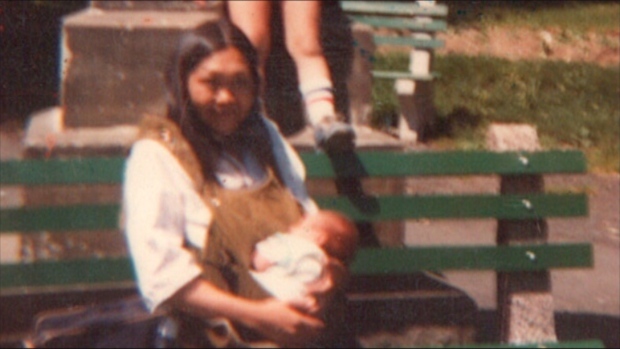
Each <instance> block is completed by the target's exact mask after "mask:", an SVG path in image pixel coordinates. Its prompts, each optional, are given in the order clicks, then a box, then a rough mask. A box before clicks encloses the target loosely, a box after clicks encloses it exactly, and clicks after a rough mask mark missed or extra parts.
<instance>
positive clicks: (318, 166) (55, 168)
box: [0, 150, 587, 185]
mask: <svg viewBox="0 0 620 349" xmlns="http://www.w3.org/2000/svg"><path fill="white" fill-rule="evenodd" d="M301 157H302V160H303V161H304V163H305V165H306V168H307V175H308V177H309V178H333V177H336V173H337V174H338V176H340V177H401V176H425V175H445V176H449V175H472V174H500V175H506V174H544V173H585V171H586V168H587V166H586V161H585V156H584V155H583V153H582V152H579V151H576V150H566V151H564V150H550V151H541V152H534V153H530V152H503V153H498V152H490V151H442V152H432V151H428V152H408V153H405V152H402V153H399V152H389V151H367V152H361V153H358V154H357V155H354V156H335V157H334V158H333V159H330V158H329V157H327V156H326V155H325V154H322V153H302V154H301ZM124 161H125V159H124V158H122V157H114V158H106V157H99V158H88V159H71V160H19V161H15V160H14V161H3V162H1V163H0V184H2V185H18V184H26V185H52V184H96V183H120V182H121V181H122V178H123V168H124Z"/></svg>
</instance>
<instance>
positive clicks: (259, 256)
mask: <svg viewBox="0 0 620 349" xmlns="http://www.w3.org/2000/svg"><path fill="white" fill-rule="evenodd" d="M358 239H359V238H358V232H357V228H356V227H355V225H354V224H353V223H352V222H351V221H350V220H349V219H348V218H346V217H345V216H344V215H342V214H340V213H338V212H335V211H328V210H323V211H319V212H318V213H315V214H311V215H307V216H305V217H304V218H302V219H301V220H300V221H299V222H298V223H297V224H295V225H293V226H292V227H291V228H290V229H289V231H287V232H277V233H275V234H273V235H271V236H269V237H268V238H266V239H264V240H262V241H260V242H259V243H257V244H256V246H255V250H254V252H253V256H252V270H251V271H250V274H251V275H252V277H253V278H254V279H255V280H256V281H257V283H258V284H259V285H261V286H262V287H263V288H264V289H265V290H267V291H268V292H269V293H271V294H272V295H273V296H274V297H276V298H278V299H280V300H283V301H286V302H288V303H290V304H294V305H298V306H300V307H302V308H311V307H312V306H311V304H314V299H313V298H312V296H311V295H309V292H308V289H307V287H308V285H310V284H312V283H313V282H315V281H317V280H319V279H320V278H321V276H322V274H323V271H324V269H325V267H326V266H327V264H328V258H329V257H332V258H335V259H337V260H339V261H340V262H341V263H342V264H343V265H345V266H346V265H348V263H349V262H351V261H352V259H353V257H354V255H355V251H356V249H357V244H358ZM343 281H344V280H335V282H336V283H338V282H343ZM338 286H339V285H338V284H336V285H335V287H336V288H337V287H338Z"/></svg>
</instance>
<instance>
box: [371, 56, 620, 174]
mask: <svg viewBox="0 0 620 349" xmlns="http://www.w3.org/2000/svg"><path fill="white" fill-rule="evenodd" d="M407 64H408V56H407V55H406V54H402V53H390V54H386V55H380V56H378V57H377V60H376V62H375V68H376V69H394V68H397V69H400V70H403V69H406V67H407ZM434 69H435V70H436V71H437V72H439V73H440V74H441V78H440V79H438V80H436V82H435V85H434V86H435V100H434V103H435V106H436V107H437V118H436V120H435V123H434V124H433V125H432V126H431V130H430V135H429V137H430V138H429V139H428V141H429V142H433V143H434V144H435V145H437V146H442V147H450V148H459V149H478V148H482V147H484V132H485V130H486V127H487V126H488V124H489V123H491V122H495V121H497V122H522V123H529V124H532V125H535V126H536V128H537V130H538V133H539V136H540V139H541V143H542V145H543V146H544V147H547V148H564V147H573V148H579V149H582V150H584V151H585V152H586V154H587V156H588V160H589V163H590V167H591V169H593V170H597V171H598V170H601V171H616V172H617V171H619V166H620V165H619V163H618V161H619V159H620V154H619V149H618V147H619V144H620V141H619V139H620V135H619V133H620V69H619V68H603V67H599V66H596V65H592V64H584V63H564V62H552V61H520V62H511V61H507V60H503V59H498V58H492V57H466V56H460V55H447V56H436V57H435V68H434ZM373 98H374V106H375V108H374V114H373V122H374V124H375V126H377V127H381V126H383V125H385V124H390V123H391V122H392V121H393V117H394V115H396V113H397V110H398V103H397V102H396V99H395V96H394V93H393V89H392V82H391V81H378V82H377V83H375V86H374V91H373Z"/></svg>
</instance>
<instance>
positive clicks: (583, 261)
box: [0, 244, 593, 289]
mask: <svg viewBox="0 0 620 349" xmlns="http://www.w3.org/2000/svg"><path fill="white" fill-rule="evenodd" d="M592 263H593V262H592V247H591V246H590V245H589V244H558V245H524V246H500V247H495V246H445V247H410V248H382V249H376V248H373V249H360V250H359V252H358V255H357V257H356V259H355V261H354V262H353V264H352V265H351V272H352V273H353V274H357V275H373V274H384V273H394V274H407V273H414V272H419V271H424V270H450V269H457V270H497V271H526V270H530V271H531V270H544V269H548V268H575V267H591V266H592ZM0 271H1V273H2V278H1V279H0V288H2V289H10V288H25V287H52V286H63V285H70V284H80V285H82V284H88V285H95V284H103V283H119V282H129V281H132V280H134V274H133V267H132V264H131V261H130V260H129V259H128V258H109V259H84V260H67V261H54V262H48V261H41V262H36V263H28V264H26V263H24V264H3V265H1V266H0Z"/></svg>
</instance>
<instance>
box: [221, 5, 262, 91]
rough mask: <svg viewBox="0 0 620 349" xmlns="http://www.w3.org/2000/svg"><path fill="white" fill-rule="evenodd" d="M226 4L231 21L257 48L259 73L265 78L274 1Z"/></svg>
mask: <svg viewBox="0 0 620 349" xmlns="http://www.w3.org/2000/svg"><path fill="white" fill-rule="evenodd" d="M226 6H227V11H228V17H229V18H230V21H231V22H232V23H233V24H235V25H236V26H237V27H239V29H241V31H242V32H243V33H244V34H245V35H246V36H247V37H248V39H250V42H251V43H252V45H254V48H256V51H257V53H258V62H259V69H260V71H259V73H260V74H261V78H264V75H265V61H266V60H267V56H268V55H269V50H270V48H271V28H270V24H271V23H270V22H271V6H272V1H264V0H260V1H258V0H254V1H226ZM261 80H263V79H261Z"/></svg>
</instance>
